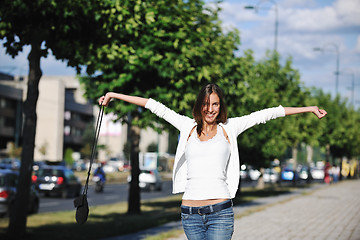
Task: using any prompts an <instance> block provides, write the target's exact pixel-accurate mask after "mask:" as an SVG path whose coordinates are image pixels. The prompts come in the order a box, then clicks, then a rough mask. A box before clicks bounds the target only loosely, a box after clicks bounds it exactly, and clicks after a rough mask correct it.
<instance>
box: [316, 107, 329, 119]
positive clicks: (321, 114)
mask: <svg viewBox="0 0 360 240" xmlns="http://www.w3.org/2000/svg"><path fill="white" fill-rule="evenodd" d="M313 113H314V114H315V115H316V116H317V117H318V118H319V119H321V118H323V117H325V116H326V114H327V112H326V111H325V110H324V109H319V108H318V107H317V106H314V110H313Z"/></svg>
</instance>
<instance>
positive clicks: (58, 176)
mask: <svg viewBox="0 0 360 240" xmlns="http://www.w3.org/2000/svg"><path fill="white" fill-rule="evenodd" d="M32 181H33V183H34V184H35V187H36V189H37V190H38V191H39V192H40V193H44V194H45V196H49V195H57V196H61V197H62V198H67V197H69V196H75V197H77V196H80V194H81V183H80V181H79V179H78V178H77V177H76V176H75V174H74V172H73V171H72V170H71V169H68V168H66V167H64V166H44V167H41V168H39V170H37V171H36V172H35V174H34V175H33V176H32Z"/></svg>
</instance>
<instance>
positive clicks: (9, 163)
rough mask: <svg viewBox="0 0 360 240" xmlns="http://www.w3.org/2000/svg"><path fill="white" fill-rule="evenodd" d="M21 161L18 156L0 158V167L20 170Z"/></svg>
mask: <svg viewBox="0 0 360 240" xmlns="http://www.w3.org/2000/svg"><path fill="white" fill-rule="evenodd" d="M20 165H21V161H20V160H19V159H17V158H4V159H1V160H0V169H11V170H19V169H20Z"/></svg>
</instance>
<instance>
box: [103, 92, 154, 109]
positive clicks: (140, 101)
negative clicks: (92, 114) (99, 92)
mask: <svg viewBox="0 0 360 240" xmlns="http://www.w3.org/2000/svg"><path fill="white" fill-rule="evenodd" d="M113 98H115V99H119V100H122V101H125V102H129V103H132V104H136V105H138V106H140V107H145V105H146V103H147V101H148V100H149V99H148V98H143V97H136V96H129V95H125V94H121V93H114V92H108V93H106V94H105V96H102V97H100V99H99V105H104V106H107V105H108V104H109V102H110V100H111V99H113Z"/></svg>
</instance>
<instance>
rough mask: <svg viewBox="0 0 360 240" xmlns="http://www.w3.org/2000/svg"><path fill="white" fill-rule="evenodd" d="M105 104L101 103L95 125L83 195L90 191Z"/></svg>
mask: <svg viewBox="0 0 360 240" xmlns="http://www.w3.org/2000/svg"><path fill="white" fill-rule="evenodd" d="M104 108H105V106H104V105H101V107H100V111H99V114H98V117H97V120H96V127H95V134H94V141H93V146H92V149H91V157H90V165H89V171H88V175H87V178H86V183H85V186H84V190H83V195H87V192H88V187H89V178H90V174H91V166H92V164H93V162H94V158H95V154H96V145H97V141H98V139H99V134H100V127H101V121H102V118H103V115H104Z"/></svg>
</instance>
